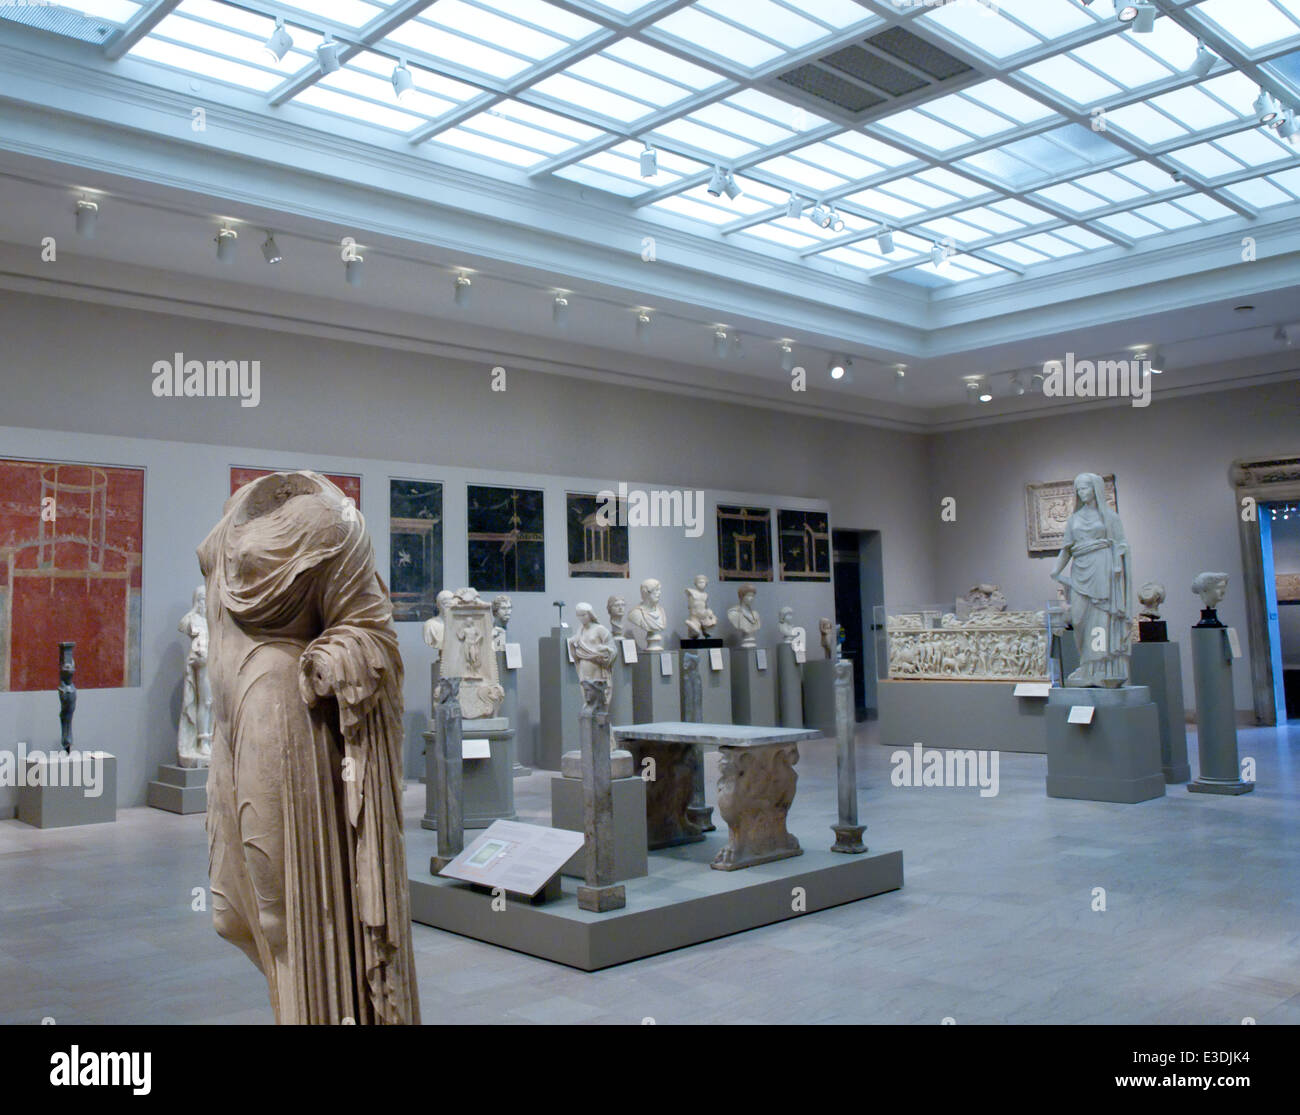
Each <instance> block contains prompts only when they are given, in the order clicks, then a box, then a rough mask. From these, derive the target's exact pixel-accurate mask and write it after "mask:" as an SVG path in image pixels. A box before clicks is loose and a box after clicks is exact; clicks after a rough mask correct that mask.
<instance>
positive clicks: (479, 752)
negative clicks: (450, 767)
mask: <svg viewBox="0 0 1300 1115" xmlns="http://www.w3.org/2000/svg"><path fill="white" fill-rule="evenodd" d="M460 757H461V758H462V759H490V758H492V744H491V742H490V741H488V740H485V739H463V740H461V741H460Z"/></svg>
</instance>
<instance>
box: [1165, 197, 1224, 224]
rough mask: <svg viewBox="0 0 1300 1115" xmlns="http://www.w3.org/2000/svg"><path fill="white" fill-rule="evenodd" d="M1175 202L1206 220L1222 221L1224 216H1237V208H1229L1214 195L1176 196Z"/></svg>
mask: <svg viewBox="0 0 1300 1115" xmlns="http://www.w3.org/2000/svg"><path fill="white" fill-rule="evenodd" d="M1174 204H1175V205H1177V206H1179V207H1180V208H1182V209H1186V210H1187V211H1188V212H1189V213H1191V214H1192V215H1193V216H1195V217H1197V218H1199V219H1200V220H1202V221H1206V222H1208V221H1220V220H1222V219H1223V218H1224V217H1235V216H1237V213H1236V211H1235V210H1232V209H1229V208H1228V207H1227V206H1226V205H1224V204H1223V203H1222V202H1220V201H1215V200H1214V198H1212V197H1206V196H1205V194H1188V195H1187V196H1186V197H1180V198H1175V199H1174Z"/></svg>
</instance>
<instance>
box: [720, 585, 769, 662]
mask: <svg viewBox="0 0 1300 1115" xmlns="http://www.w3.org/2000/svg"><path fill="white" fill-rule="evenodd" d="M736 596H737V602H736V605H735V607H733V608H728V609H727V621H728V622H729V623H730V624H731V626H732V627H734V628H735V629H736V630H737V631H739V632H740V645H741V646H742V647H752V646H756V645H757V644H758V639H757V638H756V636H757V635H758V629H759V628H760V627H762V626H763V617H762V616H760V615H759V614H758V611H757V610H756V609H755V608H754V600H755V598H756V597H757V596H758V589H756V588H755V587H754V586H753V585H750V584H744V585H741V586H740V588H738V589H737V590H736Z"/></svg>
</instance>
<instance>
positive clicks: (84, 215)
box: [77, 197, 99, 240]
mask: <svg viewBox="0 0 1300 1115" xmlns="http://www.w3.org/2000/svg"><path fill="white" fill-rule="evenodd" d="M98 220H99V202H97V201H91V200H90V199H89V198H85V197H83V198H82V199H81V200H80V201H78V202H77V235H78V236H84V237H85V238H86V239H87V240H94V239H95V223H96V222H97V221H98Z"/></svg>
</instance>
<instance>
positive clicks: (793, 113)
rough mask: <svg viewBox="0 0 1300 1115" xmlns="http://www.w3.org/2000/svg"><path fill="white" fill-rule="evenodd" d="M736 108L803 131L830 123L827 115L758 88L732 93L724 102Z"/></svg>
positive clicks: (793, 129)
mask: <svg viewBox="0 0 1300 1115" xmlns="http://www.w3.org/2000/svg"><path fill="white" fill-rule="evenodd" d="M723 103H724V104H728V105H731V106H733V107H735V108H743V109H744V110H745V111H746V112H751V113H753V114H754V115H755V116H762V117H763V118H764V119H766V120H770V121H772V123H774V124H780V125H781V127H783V128H789V129H790V130H792V131H796V132H802V131H807V130H808V129H809V128H820V127H821V126H822V125H823V124H826V123H829V121H827V120H826V119H825V117H822V116H818V115H817V114H816V113H815V112H809V111H808V110H807V109H805V108H804V107H803V106H802V105H792V104H790V103H789V102H787V101H783V100H781V99H780V98H779V97H771V96H769V95H768V94H766V93H760V92H759V91H758V90H757V89H740V90H737V91H736V92H735V93H732V94H731V96H729V97H728V98H727V99H726V100H725V101H724V102H723Z"/></svg>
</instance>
